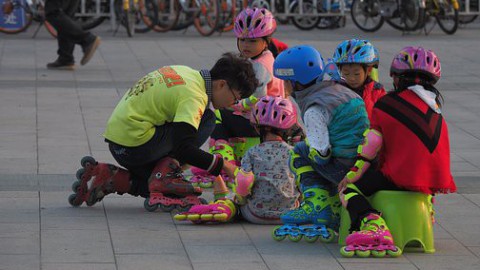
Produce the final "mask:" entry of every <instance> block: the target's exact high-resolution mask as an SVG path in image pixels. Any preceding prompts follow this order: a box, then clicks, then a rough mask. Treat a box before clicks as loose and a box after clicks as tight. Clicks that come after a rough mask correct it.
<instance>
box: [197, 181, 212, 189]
mask: <svg viewBox="0 0 480 270" xmlns="http://www.w3.org/2000/svg"><path fill="white" fill-rule="evenodd" d="M198 185H199V186H200V187H201V188H211V187H212V186H213V183H212V182H207V183H203V182H200V183H199V184H198Z"/></svg>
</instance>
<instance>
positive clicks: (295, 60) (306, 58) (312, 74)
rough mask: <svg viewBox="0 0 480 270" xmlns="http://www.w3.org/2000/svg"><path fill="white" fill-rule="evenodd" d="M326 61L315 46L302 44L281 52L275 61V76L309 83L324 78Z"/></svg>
mask: <svg viewBox="0 0 480 270" xmlns="http://www.w3.org/2000/svg"><path fill="white" fill-rule="evenodd" d="M323 69H324V62H323V58H322V55H321V54H320V52H318V51H317V50H316V49H315V48H313V47H312V46H308V45H300V46H295V47H292V48H289V49H287V50H285V51H283V52H282V53H280V54H279V55H278V56H277V58H276V59H275V62H274V63H273V75H275V77H277V78H279V79H282V80H286V81H292V82H299V83H300V84H303V85H305V84H308V83H310V82H312V81H314V80H316V79H319V77H320V79H321V78H323Z"/></svg>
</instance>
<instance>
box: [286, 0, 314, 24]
mask: <svg viewBox="0 0 480 270" xmlns="http://www.w3.org/2000/svg"><path fill="white" fill-rule="evenodd" d="M291 9H292V13H293V14H296V15H293V16H292V17H291V18H292V23H293V25H295V27H297V28H298V29H300V30H312V29H313V28H315V27H316V26H317V24H318V22H319V21H320V17H319V16H315V14H316V13H317V11H316V9H317V7H315V5H314V4H313V2H312V1H311V0H304V1H303V7H302V11H303V14H304V15H306V16H302V17H300V16H299V14H300V5H299V4H298V2H295V3H293V5H292V8H291Z"/></svg>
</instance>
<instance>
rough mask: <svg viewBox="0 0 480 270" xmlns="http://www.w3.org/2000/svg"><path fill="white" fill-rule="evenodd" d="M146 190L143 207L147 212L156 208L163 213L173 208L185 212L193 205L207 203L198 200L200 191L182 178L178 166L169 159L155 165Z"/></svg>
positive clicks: (203, 200) (201, 199)
mask: <svg viewBox="0 0 480 270" xmlns="http://www.w3.org/2000/svg"><path fill="white" fill-rule="evenodd" d="M148 189H149V191H150V197H148V198H146V199H145V202H144V207H145V209H146V210H147V211H149V212H153V211H155V210H157V208H158V207H160V209H161V210H162V211H165V212H170V211H172V210H173V209H175V208H177V209H178V210H180V211H186V210H188V209H190V207H192V206H193V205H197V204H206V203H207V201H205V199H203V198H199V196H200V195H201V194H202V189H201V188H199V187H194V186H193V185H192V184H191V183H190V182H189V181H187V180H186V179H185V178H184V176H183V173H182V168H181V167H180V164H179V163H178V161H176V160H175V159H173V158H171V157H166V158H163V159H162V160H160V161H159V162H158V163H157V165H156V166H155V168H154V169H153V172H152V175H151V176H150V179H149V180H148Z"/></svg>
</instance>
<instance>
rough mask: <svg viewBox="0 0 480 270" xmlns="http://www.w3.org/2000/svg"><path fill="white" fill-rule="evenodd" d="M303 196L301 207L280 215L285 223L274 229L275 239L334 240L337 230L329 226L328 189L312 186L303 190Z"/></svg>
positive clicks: (273, 235) (330, 211)
mask: <svg viewBox="0 0 480 270" xmlns="http://www.w3.org/2000/svg"><path fill="white" fill-rule="evenodd" d="M303 198H304V200H303V202H302V203H301V204H300V207H299V208H297V209H294V210H291V211H289V212H286V213H284V214H283V215H282V216H281V217H280V218H281V220H282V222H283V224H284V225H282V226H277V227H275V228H274V229H273V231H272V237H273V239H275V240H277V241H282V240H283V239H285V237H287V236H288V239H290V240H291V241H293V242H298V241H300V240H301V239H302V237H304V238H305V241H307V242H309V243H313V242H315V241H317V239H319V238H320V240H321V241H322V242H325V243H329V242H332V241H333V240H334V238H335V232H334V231H333V230H332V229H331V228H328V227H327V226H329V225H330V224H331V218H332V209H331V207H330V196H329V192H328V190H324V189H321V188H317V187H310V188H307V189H306V190H305V191H304V192H303Z"/></svg>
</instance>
